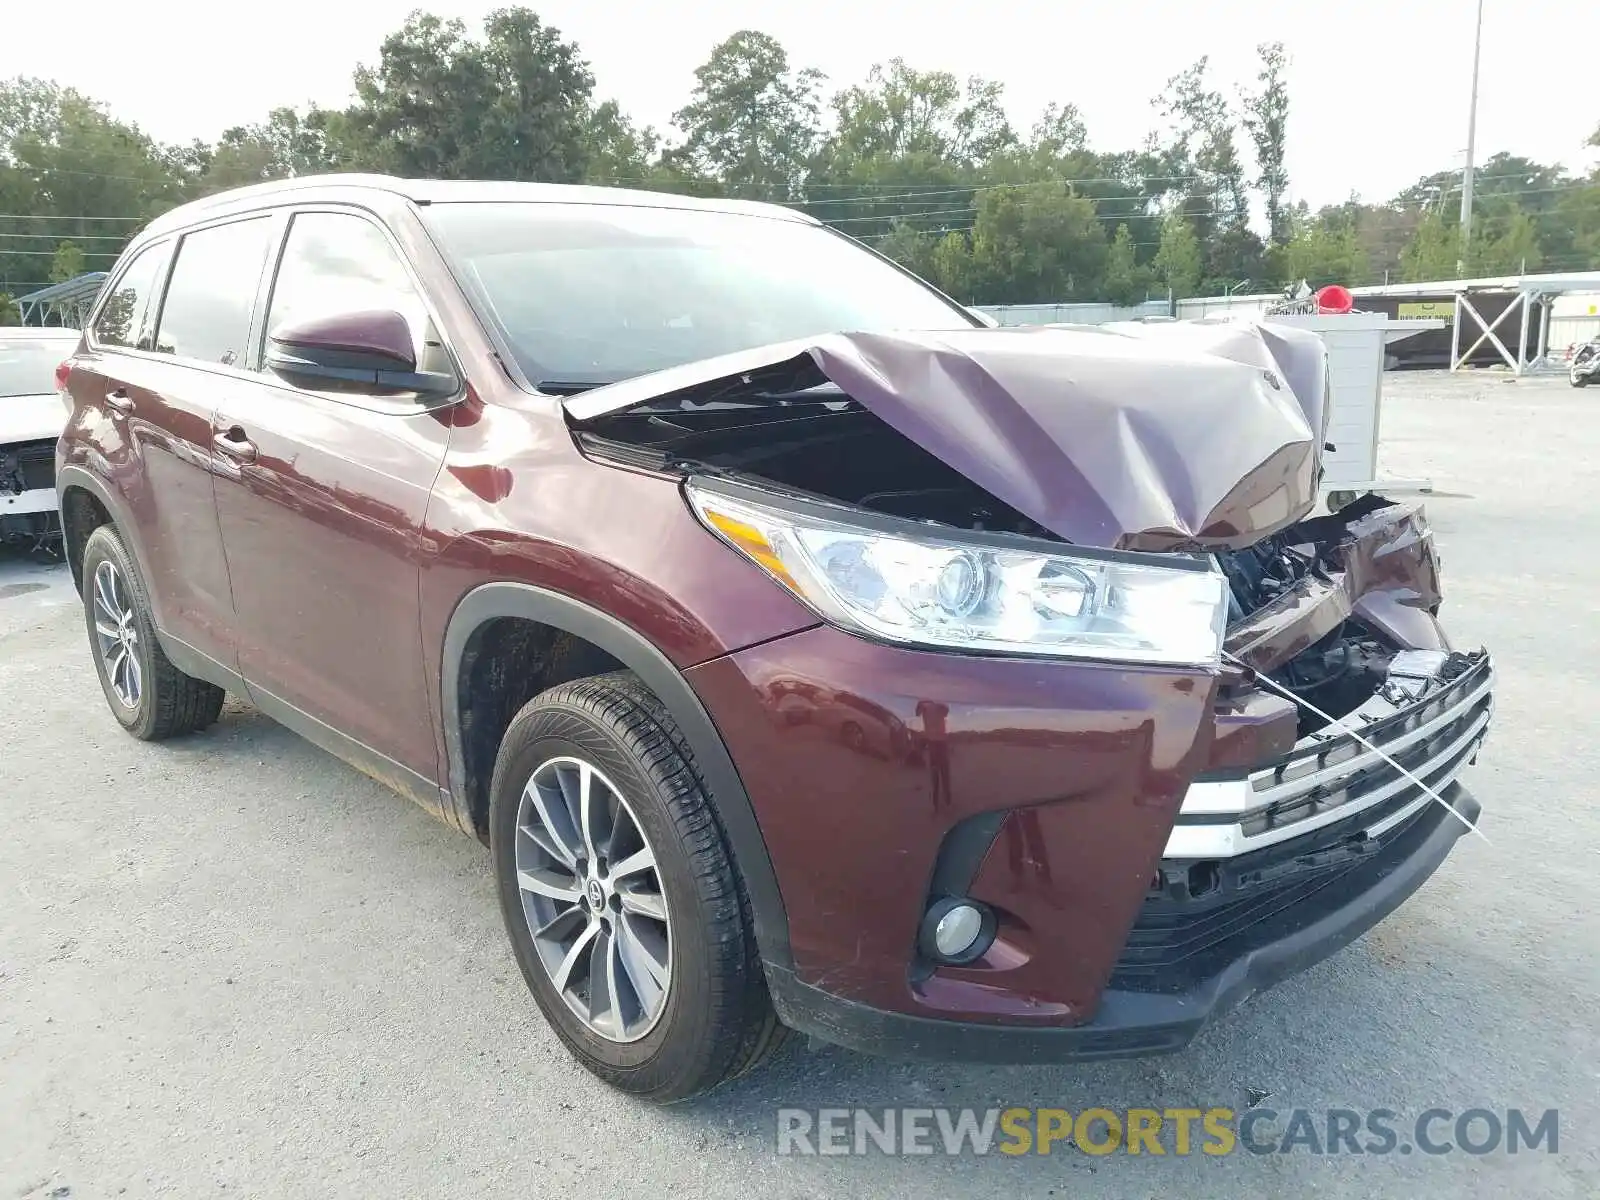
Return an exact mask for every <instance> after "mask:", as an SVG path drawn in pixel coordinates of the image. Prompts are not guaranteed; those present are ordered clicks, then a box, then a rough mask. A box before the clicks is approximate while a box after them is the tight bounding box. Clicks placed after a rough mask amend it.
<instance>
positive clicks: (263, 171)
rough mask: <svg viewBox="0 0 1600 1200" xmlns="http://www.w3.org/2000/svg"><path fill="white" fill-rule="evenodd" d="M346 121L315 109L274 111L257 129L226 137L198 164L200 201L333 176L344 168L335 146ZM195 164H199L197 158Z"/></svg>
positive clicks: (234, 130)
mask: <svg viewBox="0 0 1600 1200" xmlns="http://www.w3.org/2000/svg"><path fill="white" fill-rule="evenodd" d="M341 120H342V117H341V115H340V114H337V113H329V112H327V111H325V110H323V109H319V108H316V107H312V108H310V109H308V110H307V111H306V112H305V113H303V114H302V113H300V112H297V111H296V110H295V109H292V108H275V109H273V110H272V111H271V112H270V113H268V114H267V119H266V120H265V121H263V122H261V123H259V124H256V125H246V126H236V127H234V128H232V129H229V130H226V131H224V133H223V135H222V137H221V138H219V139H218V141H217V144H216V146H215V147H209V148H205V149H206V150H207V151H208V153H207V154H206V155H205V157H204V159H203V161H199V162H197V164H196V169H195V170H194V175H195V191H196V192H197V193H198V194H200V195H209V194H210V193H212V192H218V191H222V190H223V189H225V188H233V187H243V186H244V185H246V184H251V183H265V182H267V181H269V180H273V179H290V178H293V177H294V176H297V175H312V174H316V173H318V172H322V171H328V170H332V169H333V168H335V167H336V166H338V165H339V161H338V149H337V146H336V145H335V142H336V139H337V134H336V133H331V132H330V131H333V130H336V129H337V128H338V125H339V123H340V121H341ZM196 158H199V156H198V155H197V156H196Z"/></svg>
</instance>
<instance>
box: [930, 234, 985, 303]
mask: <svg viewBox="0 0 1600 1200" xmlns="http://www.w3.org/2000/svg"><path fill="white" fill-rule="evenodd" d="M974 280H975V265H974V263H973V258H972V241H971V239H970V238H969V237H968V236H967V235H966V234H965V233H958V232H951V233H947V234H945V235H944V236H943V237H941V238H940V239H939V241H938V243H937V244H936V245H935V246H934V248H933V276H932V279H931V280H930V282H932V283H934V284H936V285H937V286H938V287H939V289H940V290H941V291H942V292H944V293H945V295H947V296H953V297H954V298H955V299H957V300H960V301H962V302H963V303H966V304H973V303H977V297H976V296H975V295H974V294H973V288H974V286H975V283H974Z"/></svg>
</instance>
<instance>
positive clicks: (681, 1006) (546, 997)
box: [489, 672, 780, 1101]
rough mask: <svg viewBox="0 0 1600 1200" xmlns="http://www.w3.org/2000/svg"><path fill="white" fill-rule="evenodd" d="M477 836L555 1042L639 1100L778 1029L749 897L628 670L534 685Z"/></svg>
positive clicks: (682, 1090) (687, 770) (743, 1053)
mask: <svg viewBox="0 0 1600 1200" xmlns="http://www.w3.org/2000/svg"><path fill="white" fill-rule="evenodd" d="M490 786H491V797H490V813H489V820H490V843H491V845H492V847H493V853H494V864H495V874H496V876H497V880H498V884H499V891H500V906H501V911H502V914H503V915H504V917H505V922H506V930H507V933H508V934H509V935H510V938H511V944H512V949H513V951H514V952H515V954H516V957H517V963H518V965H519V966H520V967H521V968H522V974H523V977H524V978H525V979H526V980H527V982H528V986H529V988H530V989H531V990H532V991H533V994H534V998H535V999H536V1000H537V1001H538V1003H539V1007H540V1008H541V1009H542V1010H543V1012H544V1015H545V1018H546V1019H547V1020H548V1021H549V1022H550V1024H551V1026H552V1027H553V1028H554V1029H555V1031H556V1033H557V1035H559V1036H560V1038H561V1040H562V1041H563V1042H564V1043H565V1044H566V1046H567V1048H568V1049H569V1050H570V1051H571V1052H572V1053H573V1054H574V1055H575V1056H576V1057H577V1059H578V1060H579V1061H580V1062H582V1063H583V1065H584V1066H586V1067H587V1068H588V1069H589V1070H590V1071H592V1072H594V1073H595V1074H596V1075H598V1076H599V1077H600V1078H602V1079H604V1080H605V1081H606V1082H607V1083H610V1084H612V1085H613V1086H615V1087H618V1088H620V1089H622V1090H624V1091H627V1092H631V1093H633V1094H635V1095H639V1096H642V1097H645V1098H648V1099H651V1100H657V1101H670V1100H680V1099H684V1098H686V1097H689V1096H693V1095H695V1094H697V1093H699V1092H703V1091H706V1090H708V1089H709V1088H712V1087H715V1086H716V1085H717V1084H719V1083H721V1082H722V1081H724V1080H726V1079H729V1078H731V1077H733V1076H735V1075H738V1074H740V1073H742V1072H743V1071H745V1070H747V1069H749V1068H750V1067H751V1066H753V1065H754V1064H755V1063H756V1062H757V1061H758V1060H759V1059H761V1058H762V1057H763V1056H764V1055H765V1054H766V1052H767V1051H768V1050H770V1049H771V1048H772V1046H773V1045H775V1044H776V1041H777V1039H778V1035H779V1032H780V1027H779V1026H778V1024H777V1019H776V1017H775V1015H774V1014H773V1011H772V1004H771V1001H770V1000H769V998H768V996H767V991H766V982H765V979H764V977H763V975H762V971H761V963H760V959H759V957H758V955H757V953H756V947H755V938H754V936H753V934H752V931H751V921H750V911H749V903H748V901H747V899H746V897H745V895H744V889H743V887H742V885H741V883H740V880H739V878H738V874H737V871H736V869H735V867H734V864H733V861H732V857H731V855H730V854H729V852H728V848H727V846H726V844H725V841H724V838H723V835H722V831H721V828H720V827H719V825H718V824H717V820H716V816H715V813H714V812H713V810H712V807H711V800H710V797H709V795H708V794H707V792H706V788H705V784H704V783H703V782H702V781H701V779H700V777H699V774H698V772H697V771H696V769H695V764H694V760H693V757H692V755H691V754H690V751H689V747H688V745H687V743H686V742H685V741H684V739H683V735H682V734H681V733H680V732H679V731H678V729H677V726H676V725H675V724H674V722H673V721H672V718H671V716H670V715H669V714H668V713H667V711H666V708H665V707H664V706H663V705H662V704H661V702H660V701H659V700H658V699H657V698H656V697H655V696H654V695H653V694H652V693H650V692H649V691H648V690H647V689H646V688H644V686H643V685H642V684H641V683H640V682H639V681H638V679H637V678H636V677H634V676H633V675H631V674H629V673H627V672H618V673H616V674H612V675H602V676H597V677H594V678H590V679H580V680H577V681H575V682H572V683H567V684H563V685H561V686H559V687H556V688H552V689H551V690H550V691H548V692H545V693H543V694H542V695H540V696H537V697H535V698H534V699H533V700H532V701H530V702H529V703H528V704H527V705H526V706H525V707H524V708H523V709H522V711H521V712H519V713H518V714H517V715H516V717H515V718H514V719H513V720H512V722H511V725H510V727H509V728H508V729H507V730H506V735H505V738H504V740H503V741H502V742H501V745H500V752H499V756H498V758H497V760H496V763H495V772H494V779H493V782H492V784H491V785H490Z"/></svg>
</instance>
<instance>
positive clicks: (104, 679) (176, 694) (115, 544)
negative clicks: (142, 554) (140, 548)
mask: <svg viewBox="0 0 1600 1200" xmlns="http://www.w3.org/2000/svg"><path fill="white" fill-rule="evenodd" d="M82 578H83V614H84V623H85V625H86V626H87V629H88V633H89V648H90V651H91V652H92V653H93V655H94V665H95V672H96V673H97V674H98V675H99V676H100V688H101V690H102V691H103V692H104V693H105V697H106V703H107V704H108V705H109V706H110V708H111V713H112V715H113V716H115V717H116V718H117V721H118V723H119V724H121V726H122V727H123V728H124V729H126V730H127V731H128V732H129V733H131V734H133V736H134V737H136V738H138V739H140V740H141V741H146V742H159V741H162V740H163V739H165V738H169V737H177V736H178V735H179V734H184V733H193V732H195V731H196V730H200V729H204V728H205V727H206V726H208V725H210V724H212V723H213V722H214V721H216V719H217V717H218V716H219V715H220V714H221V713H222V701H223V699H224V698H225V696H226V693H225V692H224V691H223V690H222V689H221V688H219V687H217V685H216V684H214V683H208V682H206V681H205V680H203V679H196V678H194V677H193V676H192V675H185V674H184V673H183V672H182V671H180V670H178V668H177V667H175V666H173V665H172V663H171V661H170V660H169V659H168V658H167V656H166V653H165V652H164V651H163V650H162V649H161V643H160V642H158V641H157V640H156V630H155V623H154V622H153V621H152V619H151V616H150V599H149V594H148V593H147V592H146V591H145V586H144V580H143V579H142V578H140V576H139V570H138V567H137V566H135V564H134V561H133V556H132V555H130V554H129V553H128V550H127V547H125V546H124V545H123V544H122V538H121V536H120V535H119V534H118V533H117V531H116V529H115V527H113V526H111V525H102V526H100V527H99V528H98V529H96V530H95V531H94V532H93V533H91V534H90V535H89V539H88V541H87V542H86V543H85V544H84V548H83V576H82ZM108 581H109V583H110V584H111V592H110V594H109V596H108V595H107V593H106V592H105V590H104V589H105V586H106V584H107V582H108ZM116 613H121V614H122V617H121V619H120V620H118V621H116V622H115V627H116V628H117V629H118V630H119V631H120V630H123V629H124V628H125V630H126V635H125V636H121V635H120V634H119V638H118V639H116V640H115V641H114V640H113V639H109V638H106V637H104V636H103V634H102V630H103V629H107V628H111V627H113V620H112V618H113V617H114V615H115V614H116ZM108 643H110V644H112V645H113V646H115V645H120V648H121V650H122V651H124V652H125V658H127V659H131V660H132V666H131V667H130V666H129V665H128V664H127V663H125V662H119V661H118V658H117V655H116V654H115V652H113V653H111V654H110V656H108V653H107V650H106V647H107V645H108ZM114 663H115V664H116V667H117V669H116V672H115V676H116V677H115V679H114V678H113V669H112V667H113V664H114ZM135 670H136V672H137V674H136V676H135V675H134V674H133V671H135ZM135 678H136V680H137V688H136V690H135V689H133V688H130V686H129V681H130V679H135ZM119 688H120V689H121V692H120V694H119ZM130 699H131V700H132V702H131V703H130V702H129V700H130Z"/></svg>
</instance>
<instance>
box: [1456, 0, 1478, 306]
mask: <svg viewBox="0 0 1600 1200" xmlns="http://www.w3.org/2000/svg"><path fill="white" fill-rule="evenodd" d="M1482 50H1483V0H1478V20H1477V25H1476V26H1475V31H1474V33H1473V35H1472V102H1471V104H1470V105H1469V106H1468V107H1467V165H1466V169H1465V170H1464V171H1462V173H1461V249H1460V252H1459V256H1458V257H1457V259H1456V274H1457V275H1458V276H1459V277H1460V278H1462V279H1465V278H1466V276H1467V254H1468V253H1469V252H1470V250H1471V248H1472V152H1473V149H1474V147H1475V143H1476V142H1477V139H1478V58H1479V55H1480V53H1481V52H1482Z"/></svg>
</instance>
